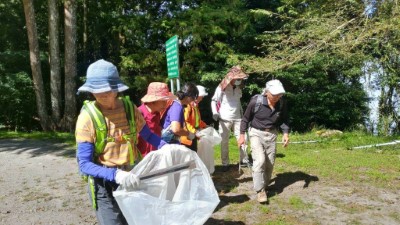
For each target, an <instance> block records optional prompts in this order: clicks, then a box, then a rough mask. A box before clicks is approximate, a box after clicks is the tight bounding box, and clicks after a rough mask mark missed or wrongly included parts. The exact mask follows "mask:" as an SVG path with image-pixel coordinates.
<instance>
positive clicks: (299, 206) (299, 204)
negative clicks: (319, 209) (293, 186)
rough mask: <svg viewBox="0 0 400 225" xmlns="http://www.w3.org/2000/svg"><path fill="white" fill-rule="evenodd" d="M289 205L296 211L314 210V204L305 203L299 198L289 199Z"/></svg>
mask: <svg viewBox="0 0 400 225" xmlns="http://www.w3.org/2000/svg"><path fill="white" fill-rule="evenodd" d="M289 204H290V205H291V206H292V207H293V208H294V209H296V210H305V209H311V208H312V204H310V203H305V202H304V201H303V200H302V199H301V198H300V197H299V196H291V197H290V198H289Z"/></svg>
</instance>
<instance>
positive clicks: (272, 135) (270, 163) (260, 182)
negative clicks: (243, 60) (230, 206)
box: [238, 80, 289, 203]
mask: <svg viewBox="0 0 400 225" xmlns="http://www.w3.org/2000/svg"><path fill="white" fill-rule="evenodd" d="M284 93H285V89H284V88H283V86H282V83H281V82H280V81H279V80H271V81H268V82H267V83H266V85H265V89H264V90H263V93H262V95H256V96H254V97H253V98H252V99H251V101H250V103H249V104H248V106H247V109H246V112H245V113H244V115H243V118H242V122H241V124H240V137H239V140H238V145H239V146H241V145H243V144H244V143H245V132H246V131H247V130H248V131H249V137H250V143H251V150H252V157H253V183H254V190H255V191H256V192H257V200H258V202H260V203H266V202H267V201H268V198H267V190H266V189H267V187H268V184H269V182H270V180H271V176H272V171H273V169H274V163H275V157H276V138H277V136H278V126H280V128H281V129H282V131H283V146H284V147H286V146H287V145H288V143H289V125H288V114H287V108H286V104H285V101H284V100H283V99H282V96H283V94H284Z"/></svg>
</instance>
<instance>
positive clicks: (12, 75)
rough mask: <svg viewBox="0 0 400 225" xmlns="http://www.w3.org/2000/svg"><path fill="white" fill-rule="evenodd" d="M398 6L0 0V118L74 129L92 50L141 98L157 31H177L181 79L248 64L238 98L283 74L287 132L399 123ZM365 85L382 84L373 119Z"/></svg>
mask: <svg viewBox="0 0 400 225" xmlns="http://www.w3.org/2000/svg"><path fill="white" fill-rule="evenodd" d="M399 9H400V8H399V5H398V2H397V0H388V1H378V0H337V1H327V0H312V1H305V0H280V1H279V0H271V1H259V0H247V1H246V0H210V1H199V0H185V1H183V0H173V1H160V0H150V1H149V0H137V1H128V0H98V1H89V0H64V1H56V0H35V1H33V0H22V1H17V0H9V1H7V2H2V3H0V21H1V22H0V23H1V26H0V105H1V107H0V128H6V129H9V130H15V131H32V130H44V131H69V132H72V131H73V130H74V126H75V120H76V116H77V114H78V112H79V109H80V107H81V105H82V102H83V100H84V99H86V98H87V97H88V96H85V95H76V90H77V88H78V87H79V86H80V85H81V84H82V83H83V82H84V78H85V73H86V69H87V67H88V65H89V64H90V63H92V62H94V61H96V60H97V59H101V58H103V59H106V60H108V61H111V62H113V63H114V64H115V65H117V67H118V69H119V71H120V75H121V77H122V79H123V80H124V82H126V83H127V84H128V86H130V87H131V88H130V89H129V90H128V91H127V92H126V94H128V95H130V96H131V98H132V99H134V100H135V103H136V104H139V103H140V102H139V101H140V98H141V97H142V96H143V95H144V94H145V93H146V88H147V85H148V83H149V82H152V81H162V82H168V79H167V66H166V56H165V41H166V40H168V39H169V38H170V37H172V36H174V35H178V36H179V38H180V44H179V48H180V51H179V57H180V79H181V83H184V82H187V81H191V82H195V83H196V84H201V85H203V86H205V87H207V88H208V92H209V93H210V95H212V94H213V92H214V90H215V88H216V86H217V85H218V83H219V82H220V80H221V79H222V78H223V77H224V76H225V74H226V72H227V70H228V69H229V68H230V67H231V66H233V65H240V66H242V67H243V69H244V70H245V71H246V72H247V73H248V74H249V75H250V76H249V79H248V80H247V81H246V86H245V88H244V91H243V93H244V96H243V99H242V102H243V106H244V107H245V106H246V104H247V102H248V101H249V99H250V98H251V96H252V95H254V94H257V93H259V92H260V91H261V89H262V88H263V87H264V85H265V82H266V81H268V80H270V79H273V78H277V79H280V80H281V81H282V83H283V84H284V86H285V89H286V91H287V94H286V96H285V97H286V99H287V101H288V105H289V107H290V108H289V112H290V120H291V127H292V129H293V131H296V132H305V131H309V130H311V129H313V128H315V127H324V128H330V129H339V130H353V129H358V130H359V129H362V130H366V131H368V132H372V133H374V134H379V135H390V134H399V131H400V126H399V112H398V109H399V107H398V100H399V97H398V93H400V92H399V89H400V86H399V82H400V74H399V71H400V58H399V54H398V53H399V49H400V48H399V46H400V31H399V29H398V28H399V27H400V17H399ZM371 77H374V79H369V78H371ZM371 80H372V81H371ZM365 86H368V87H373V89H374V92H378V93H379V97H378V99H375V100H376V101H377V102H378V107H377V108H378V113H377V115H376V118H373V119H371V117H370V115H371V111H370V109H369V106H370V102H371V101H372V100H373V99H372V97H371V96H372V95H371V93H369V92H368V91H366V89H365ZM209 101H210V98H206V99H205V100H204V102H203V103H202V105H201V109H202V116H203V118H204V119H205V120H206V121H207V122H211V119H210V118H211V115H210V107H209Z"/></svg>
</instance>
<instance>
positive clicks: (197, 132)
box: [195, 131, 204, 138]
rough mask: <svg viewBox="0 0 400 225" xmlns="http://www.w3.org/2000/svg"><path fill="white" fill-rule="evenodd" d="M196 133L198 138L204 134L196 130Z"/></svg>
mask: <svg viewBox="0 0 400 225" xmlns="http://www.w3.org/2000/svg"><path fill="white" fill-rule="evenodd" d="M195 135H196V137H197V138H201V137H203V136H204V135H203V134H200V131H196V133H195Z"/></svg>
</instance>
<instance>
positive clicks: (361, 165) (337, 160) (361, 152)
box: [275, 132, 400, 187]
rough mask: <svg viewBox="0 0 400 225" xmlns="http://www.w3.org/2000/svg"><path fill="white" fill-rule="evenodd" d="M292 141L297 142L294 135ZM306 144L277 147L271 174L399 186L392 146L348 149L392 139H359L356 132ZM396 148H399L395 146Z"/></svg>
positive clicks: (398, 174) (397, 159)
mask: <svg viewBox="0 0 400 225" xmlns="http://www.w3.org/2000/svg"><path fill="white" fill-rule="evenodd" d="M293 139H298V140H300V139H301V135H297V136H296V135H295V136H294V137H293ZM316 139H317V140H319V141H320V142H317V143H309V144H289V146H288V147H287V148H285V149H283V148H282V147H281V146H280V145H279V144H278V157H277V160H276V163H275V172H276V173H278V172H279V173H282V172H284V171H288V170H289V171H290V170H291V171H293V170H294V171H302V172H304V173H307V174H313V175H317V176H318V177H319V178H325V179H327V180H331V181H343V180H347V181H352V182H365V180H370V181H371V182H372V183H373V184H374V185H376V186H383V185H386V184H388V183H389V184H390V185H391V186H393V187H394V186H395V185H396V184H397V185H398V184H399V181H398V179H396V178H398V177H399V176H400V169H399V167H398V165H399V163H400V158H399V157H397V156H398V155H400V152H399V151H398V150H394V149H393V146H392V147H385V148H381V149H380V150H381V151H377V148H368V149H357V150H349V149H350V147H354V146H360V145H367V144H376V143H383V142H389V141H393V140H395V139H398V138H396V137H390V138H388V137H381V138H380V137H375V136H370V135H364V136H361V135H360V133H358V132H355V133H344V134H343V135H342V136H339V137H337V138H336V139H337V140H334V141H333V140H326V141H323V140H320V138H319V137H316ZM397 147H398V148H399V146H397Z"/></svg>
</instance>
